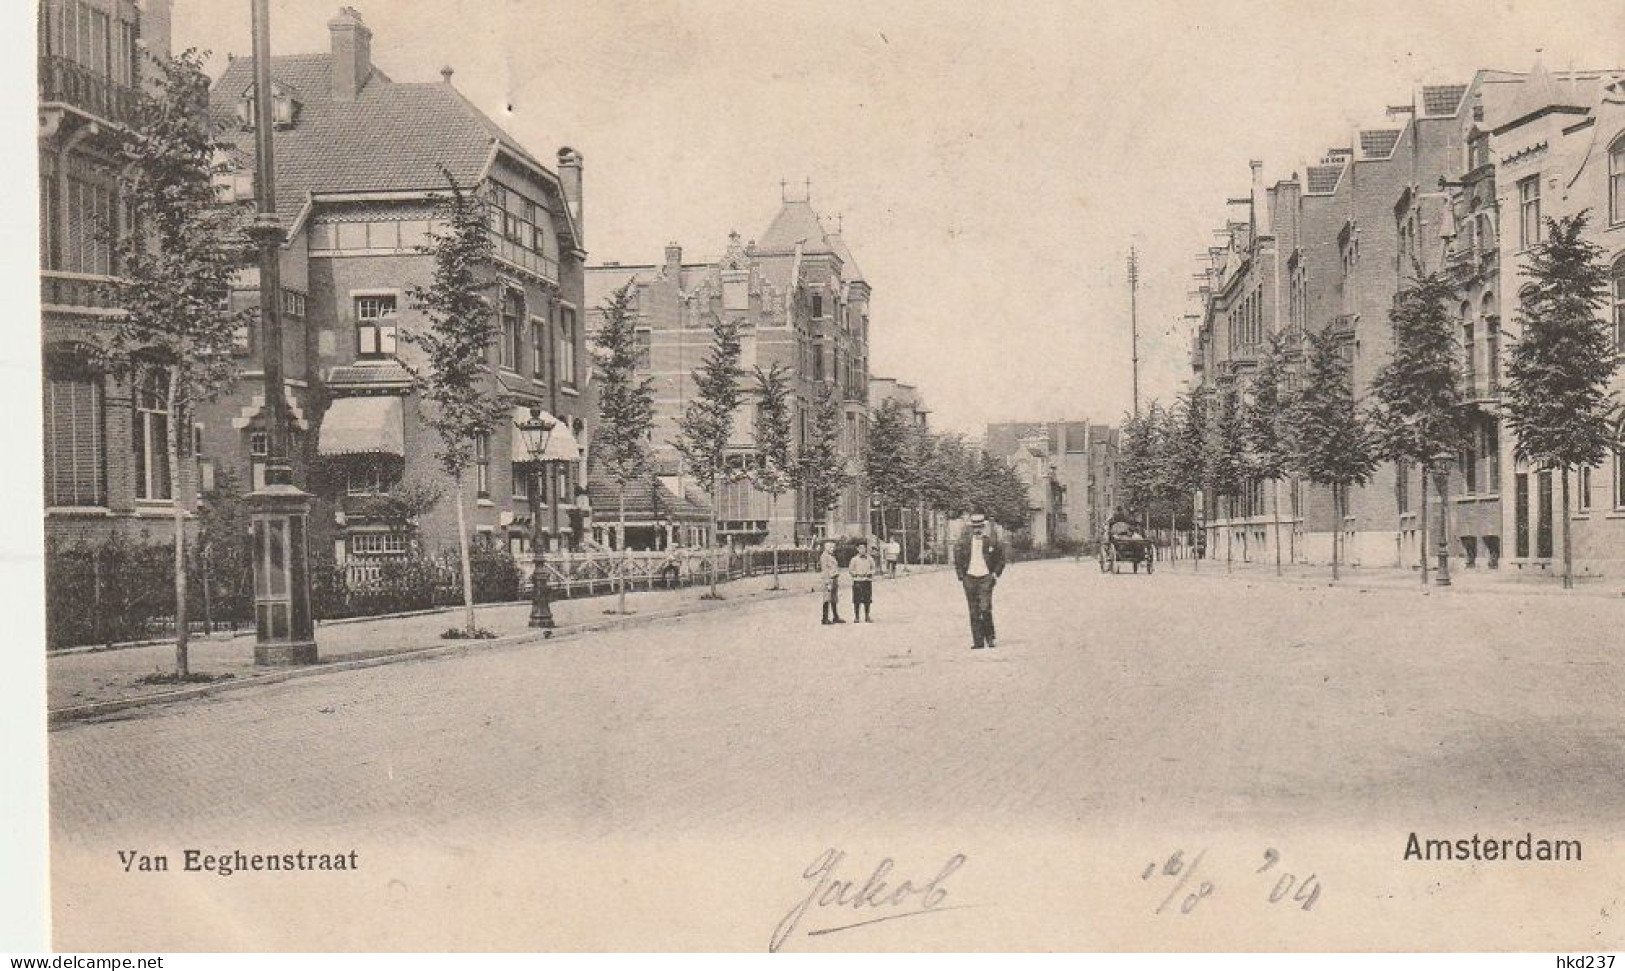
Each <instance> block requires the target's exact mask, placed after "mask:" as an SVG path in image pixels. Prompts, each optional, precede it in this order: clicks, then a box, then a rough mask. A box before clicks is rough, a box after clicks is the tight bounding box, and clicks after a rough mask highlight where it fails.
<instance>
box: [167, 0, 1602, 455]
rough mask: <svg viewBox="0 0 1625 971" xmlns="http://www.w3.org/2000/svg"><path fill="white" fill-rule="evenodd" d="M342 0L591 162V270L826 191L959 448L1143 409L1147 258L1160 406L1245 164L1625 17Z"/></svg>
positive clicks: (303, 41) (208, 25)
mask: <svg viewBox="0 0 1625 971" xmlns="http://www.w3.org/2000/svg"><path fill="white" fill-rule="evenodd" d="M355 5H356V6H357V8H358V9H359V10H360V11H361V13H362V15H363V17H364V18H365V20H366V22H367V24H368V25H369V26H370V27H371V28H372V30H373V32H374V41H373V57H374V61H375V62H376V63H377V64H378V65H379V66H381V67H382V68H383V69H384V70H385V71H386V72H387V73H388V74H389V75H390V76H391V77H393V78H395V79H396V80H401V81H424V80H436V79H438V74H437V72H438V70H439V68H440V67H441V65H443V64H449V65H450V66H451V67H453V68H454V69H455V70H456V75H455V83H456V84H457V85H458V87H459V88H460V89H461V90H462V91H463V92H464V93H465V94H467V95H468V96H469V97H471V98H472V99H473V100H474V101H475V102H476V103H477V104H479V105H480V106H481V107H483V108H484V109H486V110H487V111H488V112H489V113H490V114H491V115H492V116H493V117H495V118H497V119H499V120H501V121H503V122H504V123H505V124H506V125H507V127H508V128H509V130H510V131H511V132H513V134H514V135H515V136H516V137H517V138H519V139H520V140H521V141H522V142H523V143H524V144H525V145H526V146H527V147H529V148H530V149H531V151H533V152H534V153H535V154H537V155H538V156H540V157H541V158H543V159H544V160H546V159H551V158H552V157H553V153H554V151H555V150H556V149H557V148H558V147H559V146H560V145H570V146H573V147H575V148H576V149H578V150H579V151H581V152H582V153H583V154H584V155H585V158H586V169H585V182H586V190H585V191H586V199H587V201H586V207H587V222H586V236H587V244H588V249H589V250H590V259H591V261H592V262H601V261H606V260H617V261H620V262H625V263H632V262H653V261H656V260H658V259H659V258H660V254H661V251H662V247H663V246H664V244H665V243H666V242H667V241H668V240H673V241H677V242H680V243H681V244H682V245H683V246H684V248H685V251H686V252H687V253H689V254H694V255H712V254H716V253H719V252H720V251H721V250H722V248H723V246H724V245H725V244H726V240H727V234H728V232H729V231H730V230H733V229H737V230H738V231H739V232H740V233H741V234H742V235H743V236H745V237H746V238H747V239H748V238H752V237H755V236H757V235H759V234H761V233H762V232H763V231H764V230H765V229H766V228H767V225H768V222H769V221H770V220H771V219H772V217H773V214H774V213H775V212H776V211H777V207H778V203H779V198H780V188H779V180H780V179H781V178H783V179H788V180H789V181H790V182H791V183H792V186H793V191H795V192H800V191H801V188H800V187H801V183H802V181H803V180H804V179H809V178H810V179H811V180H812V200H813V204H814V206H815V207H817V208H818V209H820V210H821V211H822V212H823V213H825V214H826V215H830V216H833V215H834V214H835V213H841V214H843V215H844V219H845V229H846V236H847V239H848V241H849V243H850V244H851V246H852V249H853V251H854V255H855V257H856V259H857V260H858V262H859V263H860V264H861V266H862V267H863V270H864V273H865V275H866V277H867V278H868V280H869V281H870V283H871V285H872V286H873V287H874V293H875V295H874V303H873V308H872V318H873V352H872V361H871V364H872V369H873V371H874V372H875V373H876V374H883V375H888V376H895V377H899V378H902V379H904V380H908V381H913V382H914V383H916V384H917V385H919V387H920V388H921V389H922V391H923V392H924V393H925V395H926V396H927V398H928V401H929V403H930V405H931V406H932V407H933V408H934V409H935V416H934V417H935V421H936V422H937V424H938V425H939V426H940V427H951V428H958V429H960V430H965V431H976V430H978V429H979V428H980V426H981V425H983V424H984V423H986V422H987V421H990V420H1006V419H1056V418H1063V417H1065V418H1084V417H1087V418H1092V419H1095V420H1105V421H1115V420H1117V419H1118V418H1119V417H1120V416H1121V415H1122V414H1123V412H1124V411H1126V410H1127V409H1128V407H1129V398H1130V394H1129V383H1130V382H1129V325H1128V290H1127V282H1126V279H1125V271H1124V260H1125V258H1126V256H1127V254H1128V250H1129V247H1130V246H1135V247H1137V248H1138V250H1139V253H1140V260H1141V268H1142V269H1141V290H1140V300H1139V320H1140V333H1141V376H1142V388H1143V397H1144V399H1146V400H1149V399H1150V398H1152V397H1162V398H1164V399H1166V398H1168V397H1170V396H1171V395H1172V394H1174V393H1175V392H1176V391H1177V390H1178V389H1179V387H1180V385H1181V382H1182V381H1183V380H1184V379H1185V378H1186V377H1187V376H1188V373H1189V372H1188V360H1187V355H1186V349H1187V341H1188V327H1189V325H1188V323H1187V322H1185V321H1184V320H1182V317H1183V316H1184V315H1185V314H1188V313H1191V312H1193V311H1194V310H1195V306H1194V304H1193V302H1192V300H1191V299H1190V298H1189V297H1188V296H1187V293H1188V290H1189V289H1190V287H1191V286H1193V285H1194V282H1193V281H1192V280H1191V274H1192V273H1194V272H1195V271H1196V269H1197V266H1196V262H1195V258H1196V256H1197V255H1198V254H1200V253H1202V252H1203V250H1204V248H1205V247H1206V246H1207V245H1208V244H1209V242H1210V241H1211V240H1212V239H1213V237H1212V230H1213V228H1214V227H1216V226H1218V225H1220V224H1221V223H1222V221H1223V219H1224V218H1225V216H1226V208H1225V203H1224V200H1225V198H1226V197H1227V196H1239V195H1245V194H1246V191H1247V187H1248V183H1249V172H1248V166H1247V162H1248V159H1249V158H1260V159H1263V160H1264V162H1265V175H1266V177H1267V178H1269V179H1271V180H1273V179H1275V178H1279V177H1286V176H1288V175H1290V174H1291V173H1292V172H1293V171H1294V170H1296V169H1298V168H1299V167H1300V166H1301V164H1302V163H1303V161H1304V160H1311V161H1313V160H1317V159H1318V157H1319V156H1320V155H1321V154H1322V153H1323V152H1324V151H1325V150H1326V149H1327V148H1328V147H1331V146H1333V145H1347V144H1349V141H1350V138H1349V133H1350V132H1351V131H1352V130H1353V129H1354V128H1355V127H1356V126H1359V125H1361V124H1380V123H1382V122H1383V109H1384V108H1385V107H1386V106H1388V105H1390V104H1404V103H1409V101H1410V98H1411V92H1412V91H1413V89H1414V86H1415V85H1416V84H1417V83H1418V82H1427V83H1449V82H1453V81H1454V82H1463V83H1464V82H1466V81H1467V80H1469V79H1470V77H1471V74H1472V71H1473V70H1474V69H1475V68H1477V67H1481V66H1482V67H1495V68H1503V69H1509V70H1526V69H1527V68H1528V67H1529V66H1530V64H1531V63H1532V62H1533V61H1534V58H1535V56H1536V55H1535V51H1536V48H1544V50H1545V54H1544V58H1545V61H1546V63H1547V65H1548V66H1549V67H1551V68H1553V69H1554V70H1561V69H1563V68H1566V67H1569V66H1571V65H1572V66H1576V67H1586V68H1599V67H1620V66H1625V49H1622V48H1625V3H1621V2H1620V0H1563V2H1561V3H1556V2H1549V3H1545V4H1536V3H1527V2H1522V0H1512V2H1497V3H1494V4H1491V3H1487V2H1478V3H1454V2H1450V3H1418V2H1416V0H1376V2H1371V0H1365V2H1359V3H1315V4H1312V5H1310V4H1301V3H1284V2H1283V3H1264V2H1250V3H1249V2H1239V3H1223V2H1204V3H1159V2H1145V0H1141V2H1125V3H1113V4H1101V3H1078V4H1061V3H1040V2H1034V0H1027V2H1001V3H980V4H971V3H888V2H881V0H864V2H844V0H831V2H809V3H801V4H783V3H772V4H767V3H762V4H753V3H747V2H745V0H724V2H712V0H694V2H666V0H630V2H621V0H603V2H583V0H524V2H519V0H511V2H500V0H389V2H387V3H385V2H380V0H371V2H367V0H358V2H357V3H356V4H355ZM338 7H339V3H338V2H337V0H286V2H278V0H273V3H272V14H271V16H272V21H273V45H274V46H273V50H274V51H275V52H278V53H298V52H310V51H319V50H325V49H326V46H327V29H326V21H327V19H328V18H329V17H331V16H332V15H333V14H334V13H335V12H336V11H337V9H338ZM1311 8H1312V9H1313V10H1314V12H1312V13H1311V12H1307V11H1309V10H1310V9H1311ZM248 11H249V4H248V0H231V2H226V0H176V4H175V42H176V46H177V48H179V47H185V46H189V45H195V46H198V47H202V48H206V49H209V50H212V51H214V52H216V54H223V53H225V52H227V51H230V52H235V53H239V54H242V53H247V52H248V51H249V50H250V42H249V34H248Z"/></svg>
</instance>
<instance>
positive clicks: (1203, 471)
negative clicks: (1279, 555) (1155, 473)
mask: <svg viewBox="0 0 1625 971" xmlns="http://www.w3.org/2000/svg"><path fill="white" fill-rule="evenodd" d="M1212 397H1213V392H1212V390H1211V389H1209V388H1207V387H1196V388H1192V389H1191V390H1190V391H1188V392H1186V393H1185V394H1184V395H1183V396H1181V398H1180V401H1179V402H1178V404H1177V405H1176V411H1177V420H1176V422H1175V426H1176V427H1175V430H1174V431H1173V433H1172V434H1171V435H1170V441H1169V443H1168V447H1167V451H1168V455H1169V460H1170V461H1169V465H1170V470H1171V474H1170V477H1169V487H1170V489H1171V490H1177V491H1178V493H1180V494H1182V495H1184V496H1187V497H1190V498H1191V499H1192V500H1193V501H1194V499H1195V497H1196V496H1198V495H1200V496H1201V497H1202V515H1203V519H1204V522H1203V523H1202V524H1201V526H1202V528H1203V531H1204V535H1205V527H1206V522H1205V520H1206V518H1207V515H1208V510H1209V509H1210V508H1211V505H1212V499H1213V490H1212V488H1211V486H1210V485H1209V483H1208V477H1207V461H1206V455H1207V434H1208V413H1209V412H1210V411H1211V410H1212V407H1211V404H1212ZM1201 562H1202V561H1201V557H1200V556H1197V557H1195V558H1194V559H1193V560H1192V567H1193V569H1198V570H1199V569H1201Z"/></svg>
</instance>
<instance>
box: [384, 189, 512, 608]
mask: <svg viewBox="0 0 1625 971" xmlns="http://www.w3.org/2000/svg"><path fill="white" fill-rule="evenodd" d="M441 172H442V174H443V175H444V176H445V179H446V184H447V187H448V190H449V191H448V192H447V193H446V194H444V195H441V196H440V197H439V198H438V199H437V200H436V202H435V209H436V218H437V220H438V222H439V226H440V228H438V229H436V230H434V231H432V232H430V233H429V243H428V245H427V246H424V247H423V248H422V250H421V251H422V252H424V253H426V254H428V255H430V256H432V257H433V258H434V278H433V282H432V283H431V284H430V285H429V286H427V287H423V286H413V287H412V288H411V289H410V290H409V291H408V292H409V293H410V295H411V298H412V301H413V309H415V310H420V311H422V312H423V313H424V315H425V316H427V317H428V319H429V326H428V327H427V328H424V329H417V328H414V329H411V330H404V329H403V331H402V334H401V337H402V339H403V340H406V341H407V342H409V343H411V344H413V345H415V346H417V347H418V349H420V350H421V351H422V352H423V358H424V360H423V361H420V362H412V363H409V364H408V367H409V368H410V370H411V372H412V377H413V383H414V385H415V387H416V390H417V393H418V395H419V397H421V398H422V399H423V402H424V403H425V404H426V405H427V406H428V407H427V408H425V409H424V411H425V414H424V423H425V424H427V425H428V426H429V427H430V428H431V429H433V430H434V432H435V435H436V437H437V438H438V439H439V446H438V448H437V449H436V451H435V457H436V458H437V459H439V461H440V468H441V470H442V471H443V472H445V474H446V475H447V476H449V477H450V478H451V481H452V485H453V491H454V492H455V494H456V498H457V553H458V560H459V562H460V564H461V566H462V587H463V609H464V611H465V613H466V617H465V624H466V627H467V631H468V635H469V636H470V637H473V636H476V635H477V634H478V631H479V627H478V625H476V623H475V620H474V577H473V567H472V565H471V562H470V559H469V548H468V512H467V506H468V497H467V495H466V493H465V490H464V488H463V481H464V478H465V476H466V475H467V473H468V469H469V466H471V465H472V464H473V463H474V459H475V447H476V446H475V442H476V441H477V440H480V439H482V438H486V437H487V436H489V435H490V434H491V432H492V431H494V430H495V429H496V428H497V427H498V425H499V424H500V423H501V422H502V421H503V420H504V419H505V418H507V405H506V404H505V403H504V401H503V400H502V399H501V398H500V397H498V395H497V393H496V390H495V389H496V386H497V385H496V382H495V381H494V380H493V378H494V376H493V375H492V373H491V364H490V359H489V350H490V346H491V344H492V343H493V342H494V341H495V340H496V339H497V336H498V324H497V321H496V318H495V316H494V315H493V314H492V312H491V309H492V308H491V301H490V299H489V297H488V296H487V290H488V289H489V287H490V285H491V284H490V267H491V257H492V248H493V244H492V242H491V233H490V229H491V227H490V222H489V217H488V216H487V214H486V211H485V206H484V205H483V204H482V203H481V202H480V200H479V199H478V198H477V197H476V196H474V195H472V194H470V193H469V191H468V190H467V189H465V188H464V187H463V186H461V185H459V184H458V182H457V179H456V178H455V177H453V176H452V174H451V172H450V170H448V169H444V168H442V169H441Z"/></svg>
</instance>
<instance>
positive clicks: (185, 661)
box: [136, 373, 1567, 678]
mask: <svg viewBox="0 0 1625 971" xmlns="http://www.w3.org/2000/svg"><path fill="white" fill-rule="evenodd" d="M178 383H179V380H178V378H177V376H176V375H175V374H173V373H171V374H170V376H169V391H168V394H167V397H168V399H169V400H168V403H167V407H168V408H169V434H168V435H166V436H165V438H167V439H168V441H166V442H164V451H165V452H167V453H168V457H169V496H170V502H171V507H172V510H173V513H174V525H175V673H176V674H177V675H178V676H180V677H182V678H184V677H186V676H187V675H189V674H191V673H192V670H191V663H190V658H189V657H188V646H189V645H188V642H189V639H190V638H189V635H190V633H191V632H190V631H189V630H188V629H187V627H188V622H187V617H186V509H185V507H183V506H182V505H181V475H180V472H181V420H180V419H181V415H180V411H179V410H178V409H177V408H176V407H175V406H176V403H177V402H176V395H175V386H176V384H178ZM136 434H138V435H139V434H140V430H139V429H137V431H136ZM1566 487H1567V484H1566V483H1565V488H1566Z"/></svg>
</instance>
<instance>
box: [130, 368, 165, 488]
mask: <svg viewBox="0 0 1625 971" xmlns="http://www.w3.org/2000/svg"><path fill="white" fill-rule="evenodd" d="M131 399H132V405H133V407H134V411H135V414H134V419H135V420H134V424H133V427H132V428H131V429H130V437H131V440H132V444H133V446H134V450H135V497H136V498H137V499H170V498H172V497H173V496H174V493H173V492H172V491H171V488H170V487H171V482H170V470H169V421H170V415H169V372H168V371H166V370H164V369H163V368H160V367H144V368H142V369H141V371H140V372H139V373H138V375H137V377H136V382H135V388H134V394H133V395H131Z"/></svg>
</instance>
